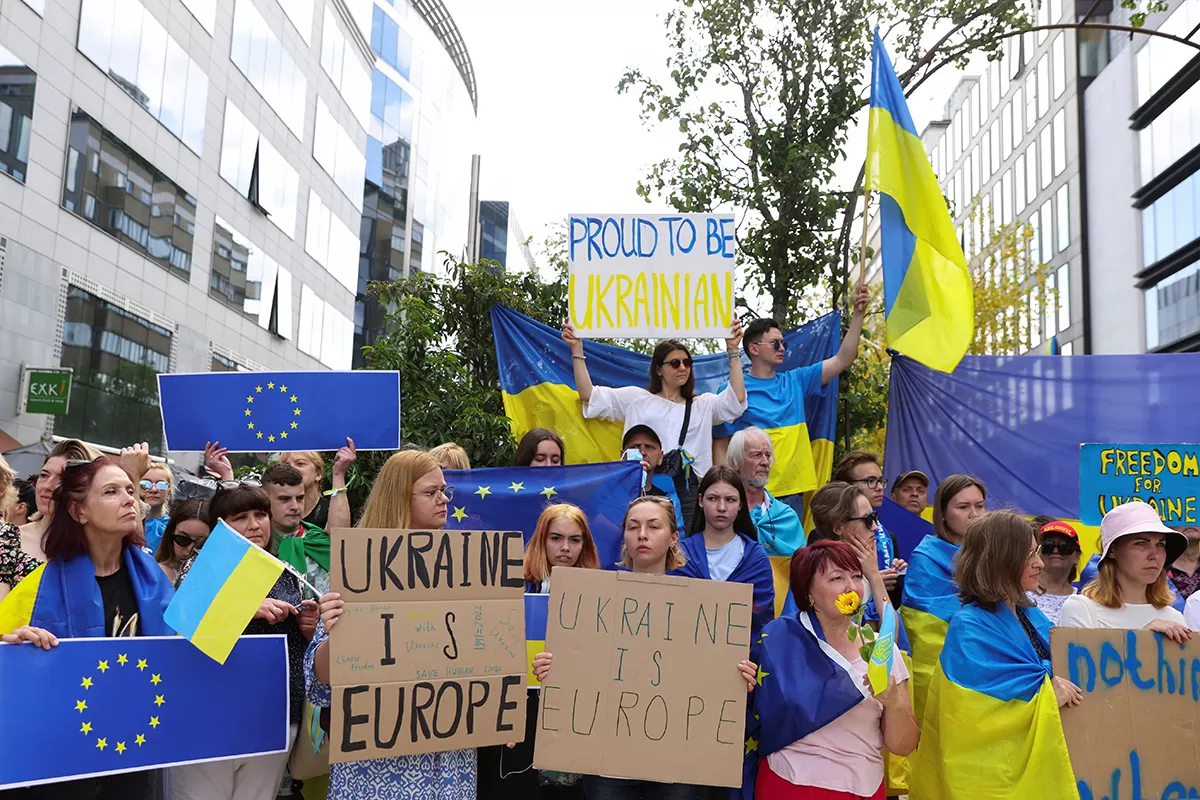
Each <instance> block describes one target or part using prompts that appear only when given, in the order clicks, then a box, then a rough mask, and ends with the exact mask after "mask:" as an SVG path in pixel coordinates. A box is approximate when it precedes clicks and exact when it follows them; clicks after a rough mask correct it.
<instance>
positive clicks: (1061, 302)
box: [1058, 264, 1071, 331]
mask: <svg viewBox="0 0 1200 800" xmlns="http://www.w3.org/2000/svg"><path fill="white" fill-rule="evenodd" d="M1069 327H1071V265H1070V264H1063V265H1062V266H1061V267H1059V268H1058V329H1059V330H1060V331H1065V330H1066V329H1067V328H1069Z"/></svg>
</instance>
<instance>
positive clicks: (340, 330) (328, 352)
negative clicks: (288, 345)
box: [296, 285, 354, 369]
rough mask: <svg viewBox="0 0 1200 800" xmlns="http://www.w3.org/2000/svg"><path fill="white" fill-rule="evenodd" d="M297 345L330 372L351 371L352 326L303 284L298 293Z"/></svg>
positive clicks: (343, 316)
mask: <svg viewBox="0 0 1200 800" xmlns="http://www.w3.org/2000/svg"><path fill="white" fill-rule="evenodd" d="M296 346H297V347H299V348H300V352H302V353H307V354H308V355H310V356H312V357H313V358H315V359H317V360H318V361H320V362H321V363H322V364H324V365H325V366H327V367H329V368H330V369H350V366H351V362H352V359H353V354H352V352H351V351H352V350H353V348H354V326H353V325H352V324H351V322H350V320H349V319H348V318H347V317H346V316H345V315H344V314H342V313H340V312H339V311H337V310H336V309H335V308H334V307H333V306H332V305H330V304H329V303H326V302H325V301H324V300H322V299H321V298H320V297H319V296H317V293H316V292H314V291H313V290H312V289H310V288H308V286H307V285H305V286H304V287H303V288H301V290H300V329H299V331H297V334H296Z"/></svg>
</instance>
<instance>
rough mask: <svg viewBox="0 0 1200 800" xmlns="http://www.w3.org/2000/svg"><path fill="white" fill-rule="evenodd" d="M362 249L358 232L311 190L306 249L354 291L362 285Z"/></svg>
mask: <svg viewBox="0 0 1200 800" xmlns="http://www.w3.org/2000/svg"><path fill="white" fill-rule="evenodd" d="M358 250H359V244H358V234H357V233H356V232H355V231H353V230H351V229H350V227H349V226H348V225H346V223H344V222H342V220H341V218H340V217H338V215H337V214H335V213H334V212H333V209H331V208H328V207H326V205H325V204H324V203H322V202H321V198H320V197H319V196H318V195H317V193H316V192H314V191H311V190H310V191H309V193H308V227H307V229H306V235H305V238H304V251H305V252H306V253H308V254H309V255H310V256H312V257H313V258H314V259H315V260H316V262H317V263H318V264H320V265H321V266H322V267H324V268H325V270H326V271H327V272H328V273H329V274H330V275H332V276H333V277H335V278H337V279H338V282H339V283H341V284H342V285H343V286H345V287H346V289H347V290H348V291H351V292H353V291H355V290H356V289H357V288H358Z"/></svg>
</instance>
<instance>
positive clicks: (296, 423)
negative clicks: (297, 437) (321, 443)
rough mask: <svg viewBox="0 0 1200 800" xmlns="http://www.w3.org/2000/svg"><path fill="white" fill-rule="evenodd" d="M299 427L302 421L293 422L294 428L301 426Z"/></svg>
mask: <svg viewBox="0 0 1200 800" xmlns="http://www.w3.org/2000/svg"><path fill="white" fill-rule="evenodd" d="M299 427H300V423H299V422H293V423H292V430H296V428H299Z"/></svg>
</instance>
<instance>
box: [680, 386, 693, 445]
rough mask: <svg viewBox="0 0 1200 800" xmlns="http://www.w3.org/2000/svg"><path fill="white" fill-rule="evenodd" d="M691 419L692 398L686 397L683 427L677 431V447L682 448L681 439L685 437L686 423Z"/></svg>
mask: <svg viewBox="0 0 1200 800" xmlns="http://www.w3.org/2000/svg"><path fill="white" fill-rule="evenodd" d="M691 420H692V398H690V397H689V398H688V399H687V403H686V404H685V405H684V407H683V428H681V429H680V431H679V449H680V450H682V449H683V440H684V439H686V438H687V432H688V423H689V422H691Z"/></svg>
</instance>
